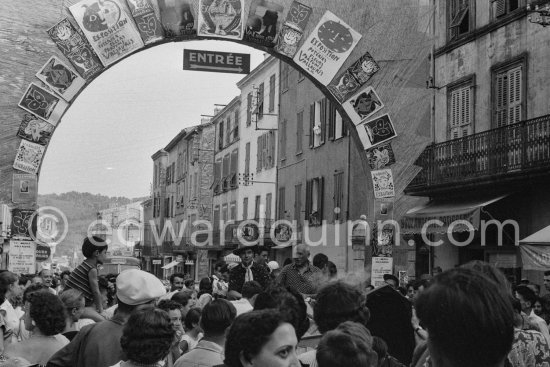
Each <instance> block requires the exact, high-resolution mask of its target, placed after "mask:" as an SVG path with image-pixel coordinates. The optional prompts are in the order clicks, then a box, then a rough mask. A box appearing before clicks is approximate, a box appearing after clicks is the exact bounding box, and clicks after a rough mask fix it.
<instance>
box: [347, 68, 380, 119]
mask: <svg viewBox="0 0 550 367" xmlns="http://www.w3.org/2000/svg"><path fill="white" fill-rule="evenodd" d="M353 80H355V79H353ZM342 107H344V110H346V113H347V114H348V116H349V118H350V119H351V121H352V122H353V124H354V125H355V126H357V125H359V124H360V123H361V122H363V121H365V120H366V119H367V118H368V117H369V116H372V115H373V114H375V113H376V112H378V111H380V110H381V109H382V108H383V107H384V103H383V102H382V100H381V99H380V97H378V94H376V91H375V90H374V88H373V87H370V86H368V87H366V88H363V89H362V90H361V91H359V92H357V93H355V94H354V95H353V96H352V97H351V98H350V99H348V100H347V101H346V102H344V104H342Z"/></svg>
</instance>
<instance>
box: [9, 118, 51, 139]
mask: <svg viewBox="0 0 550 367" xmlns="http://www.w3.org/2000/svg"><path fill="white" fill-rule="evenodd" d="M53 130H54V126H53V125H52V124H50V123H47V122H46V121H42V120H39V119H37V118H36V116H34V115H32V114H30V113H25V114H24V115H23V121H22V122H21V125H19V131H18V132H17V136H19V137H20V138H21V139H25V140H28V141H30V142H31V143H36V144H40V145H48V142H49V141H50V139H51V137H52V134H53Z"/></svg>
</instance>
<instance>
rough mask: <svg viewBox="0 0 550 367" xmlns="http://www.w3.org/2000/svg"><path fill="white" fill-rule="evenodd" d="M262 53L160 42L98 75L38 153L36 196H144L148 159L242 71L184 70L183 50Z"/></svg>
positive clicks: (218, 44) (224, 45)
mask: <svg viewBox="0 0 550 367" xmlns="http://www.w3.org/2000/svg"><path fill="white" fill-rule="evenodd" d="M184 48H187V49H195V50H217V51H224V52H237V53H247V54H251V69H253V68H255V67H256V66H258V65H259V64H260V63H261V62H262V61H263V60H264V56H263V52H261V51H258V50H256V49H253V48H251V47H248V46H245V45H241V44H237V43H234V42H228V41H186V42H177V43H175V42H172V43H167V44H163V45H159V46H156V47H153V48H150V49H147V50H144V51H141V52H139V53H137V54H134V55H132V56H129V57H127V58H126V59H124V60H122V61H121V62H119V63H118V64H116V65H114V66H113V67H111V68H109V69H108V70H106V71H105V72H103V73H102V74H101V75H100V76H99V77H98V78H96V79H95V80H93V81H92V82H91V83H90V85H88V86H87V87H86V88H85V89H84V90H83V91H82V93H81V94H80V95H79V96H78V97H76V99H75V100H74V101H73V103H72V105H71V107H70V108H69V109H68V110H67V112H66V113H65V115H64V116H63V118H62V120H61V121H60V123H59V124H58V126H57V128H56V130H55V133H54V134H53V136H52V139H51V141H50V143H49V145H48V149H47V151H46V154H45V156H44V160H43V163H42V168H41V172H40V178H39V185H38V188H39V194H50V193H63V192H68V191H79V192H90V193H92V194H102V195H107V196H125V197H129V198H136V197H142V196H148V195H149V192H150V184H151V182H152V177H153V161H152V159H151V155H152V154H154V153H155V152H156V151H158V150H159V149H162V148H164V147H165V146H166V145H167V144H168V143H169V142H170V140H172V138H173V137H174V136H176V134H177V133H178V132H180V131H181V130H182V129H184V128H186V127H189V126H193V125H198V124H200V119H201V116H200V115H212V114H213V111H214V104H227V103H229V102H230V101H231V100H232V99H233V98H234V97H235V96H237V95H239V88H237V86H236V83H237V82H238V81H239V80H241V79H242V78H243V77H245V75H244V74H225V73H211V72H200V71H187V70H183V50H184Z"/></svg>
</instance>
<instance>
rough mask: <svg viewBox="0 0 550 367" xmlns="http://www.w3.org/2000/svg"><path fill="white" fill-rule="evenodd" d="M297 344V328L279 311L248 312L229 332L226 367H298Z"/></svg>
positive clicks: (234, 323) (241, 316)
mask: <svg viewBox="0 0 550 367" xmlns="http://www.w3.org/2000/svg"><path fill="white" fill-rule="evenodd" d="M297 343H298V340H297V339H296V332H295V330H294V327H293V326H292V325H291V324H290V323H288V322H285V321H284V317H283V315H281V314H280V313H279V312H278V311H277V310H273V309H268V310H262V311H251V312H247V313H244V314H242V315H240V316H239V317H237V318H236V319H235V322H233V325H231V327H230V328H229V332H228V333H227V340H226V343H225V360H224V366H226V367H299V366H300V362H299V361H298V357H297V356H296V344H297ZM350 367H351V366H350Z"/></svg>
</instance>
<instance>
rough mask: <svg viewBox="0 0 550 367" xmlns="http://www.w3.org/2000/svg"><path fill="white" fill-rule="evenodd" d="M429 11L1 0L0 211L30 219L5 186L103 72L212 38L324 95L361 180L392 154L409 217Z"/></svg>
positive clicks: (419, 2) (385, 3)
mask: <svg viewBox="0 0 550 367" xmlns="http://www.w3.org/2000/svg"><path fill="white" fill-rule="evenodd" d="M429 5H430V4H428V1H427V0H370V1H364V0H346V1H339V0H325V1H313V0H301V1H293V0H270V1H266V0H172V1H166V0H141V1H134V0H128V1H127V2H126V1H125V0H81V1H77V0H64V1H61V0H55V1H54V0H49V1H43V2H35V1H31V0H17V1H16V0H7V1H4V2H3V3H2V5H1V7H2V11H1V12H0V13H1V14H0V19H1V22H0V23H1V24H3V27H4V30H3V32H4V33H3V35H2V37H1V39H0V45H1V49H2V50H3V53H2V55H0V60H1V61H2V62H1V65H2V66H1V68H2V77H1V78H2V79H1V84H0V99H1V106H2V108H1V109H0V119H1V121H2V128H1V130H0V202H3V203H7V204H8V205H9V206H10V207H11V208H25V209H34V208H36V203H35V202H32V201H30V202H29V201H25V200H19V199H18V198H16V197H14V194H13V193H14V192H15V191H17V190H14V185H16V186H17V187H18V188H20V189H21V190H23V188H21V187H22V186H21V185H24V183H22V182H21V180H19V181H18V180H17V175H20V174H23V173H26V174H31V175H36V176H37V177H38V175H39V173H40V167H41V160H42V157H43V154H44V152H45V150H46V149H47V147H48V142H49V136H51V134H53V133H54V132H55V129H56V127H57V126H59V124H60V123H61V122H62V117H63V114H64V113H65V112H66V111H67V110H68V109H69V108H70V105H71V103H72V102H74V100H75V99H76V98H78V94H79V93H80V92H81V91H82V90H83V89H84V88H86V86H88V85H90V84H91V83H93V81H94V79H95V78H97V77H98V76H99V75H101V73H102V72H103V71H105V70H106V69H108V68H109V67H111V66H112V65H114V64H116V63H118V62H120V61H121V60H123V59H125V58H127V57H132V55H133V54H135V53H137V52H140V51H141V50H144V49H148V48H153V47H155V46H157V45H160V44H163V43H166V42H185V41H187V40H201V39H223V40H229V41H233V42H237V43H242V44H245V45H248V46H251V47H254V48H256V49H259V50H263V51H265V52H268V53H269V54H271V55H273V56H275V57H277V58H280V59H281V60H282V61H284V62H286V63H288V64H290V65H291V66H292V67H294V68H296V69H299V70H300V71H302V72H303V74H304V75H305V76H306V77H307V78H309V79H310V80H311V81H312V82H313V83H314V84H315V85H316V86H317V87H318V88H319V89H320V90H321V91H323V93H324V94H325V95H326V96H327V97H328V98H330V100H331V101H332V102H334V103H335V104H336V105H337V108H338V109H339V111H340V113H341V115H342V116H344V117H345V120H346V123H347V124H348V125H349V127H350V129H349V130H350V131H351V134H352V137H353V139H355V141H356V143H357V144H356V145H357V146H358V147H359V151H358V152H357V154H359V155H360V156H361V157H362V158H363V159H362V162H363V165H362V167H360V168H358V169H362V170H365V171H369V170H371V168H372V167H371V166H370V165H369V159H368V155H369V154H372V151H371V150H369V148H372V147H375V146H379V145H380V144H381V143H389V144H391V148H392V149H393V151H394V153H395V158H396V162H395V163H394V164H393V165H392V166H391V167H389V168H388V169H389V170H390V175H391V176H393V184H394V191H395V194H396V203H395V208H394V211H395V213H396V214H397V216H399V215H400V214H401V213H402V212H403V211H404V210H406V209H407V208H408V205H407V200H406V198H405V197H404V196H403V195H402V192H403V189H404V188H405V186H406V185H407V184H408V183H409V182H410V180H412V178H413V177H414V176H415V175H416V173H417V172H418V168H417V167H415V166H414V165H413V163H414V161H415V159H416V158H417V157H418V155H419V154H420V152H421V151H422V150H423V149H424V147H425V146H426V144H427V143H428V141H429V140H430V138H429V135H430V131H429V122H430V118H431V115H430V109H429V105H430V98H431V95H432V90H429V89H426V87H425V81H426V80H427V76H428V65H429V53H430V45H431V42H430V39H429V30H430V25H431V11H432V10H431V9H432V8H431V7H430V6H429ZM274 37H275V38H274ZM52 76H53V77H54V78H55V77H56V76H57V77H59V78H60V79H62V80H61V81H59V80H56V81H52ZM60 85H61V87H60ZM373 101H374V102H373ZM376 130H383V131H384V133H383V134H382V133H381V134H378V133H377V132H376ZM377 135H378V136H377ZM378 168H380V167H378ZM365 184H366V185H369V186H370V187H372V183H371V182H366V183H365ZM21 190H19V191H20V192H23V191H21ZM25 190H29V189H28V188H27V189H25ZM30 190H34V191H37V189H36V187H31V188H30ZM23 193H24V192H23ZM373 198H374V193H373ZM369 214H370V213H369Z"/></svg>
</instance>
